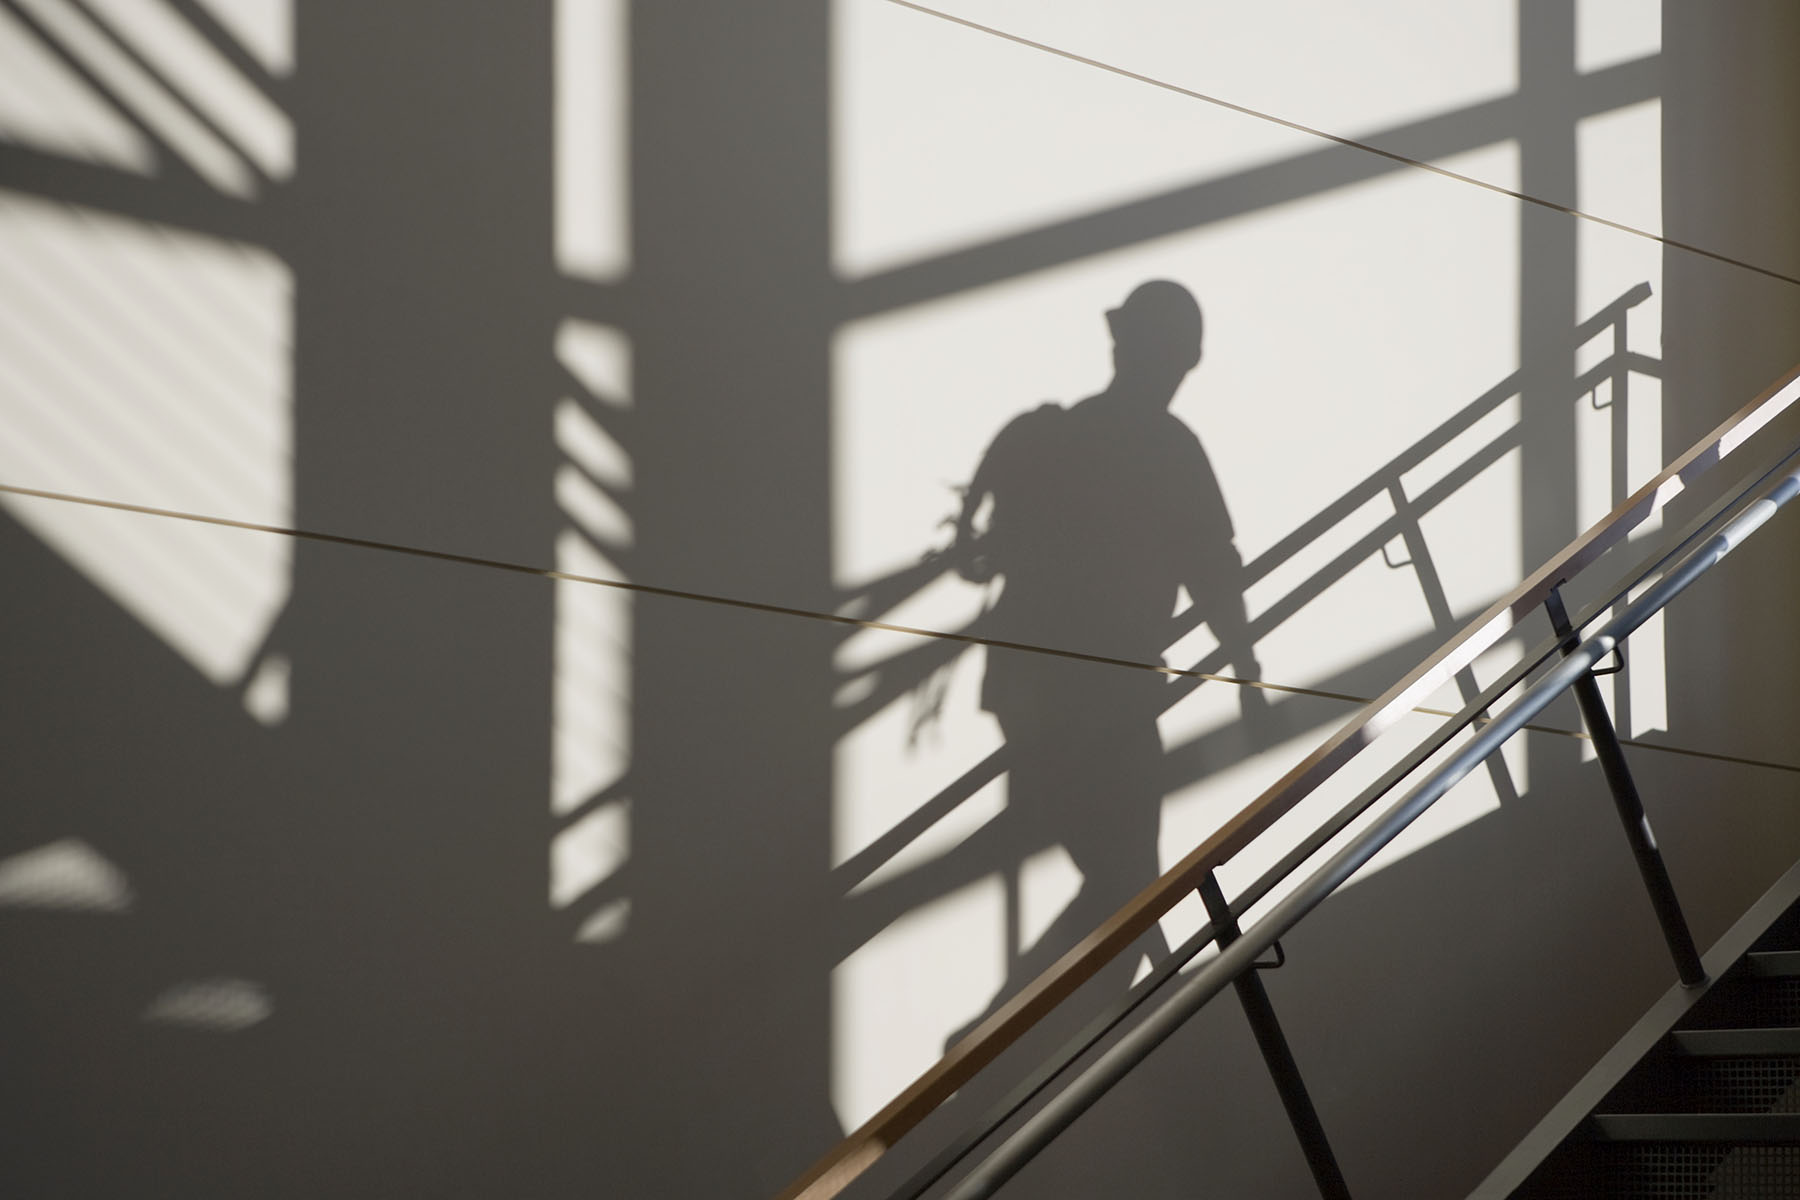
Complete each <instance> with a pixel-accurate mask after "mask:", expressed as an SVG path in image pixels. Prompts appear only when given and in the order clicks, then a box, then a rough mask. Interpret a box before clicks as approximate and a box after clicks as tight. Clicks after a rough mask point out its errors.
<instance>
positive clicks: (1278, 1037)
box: [1196, 871, 1350, 1200]
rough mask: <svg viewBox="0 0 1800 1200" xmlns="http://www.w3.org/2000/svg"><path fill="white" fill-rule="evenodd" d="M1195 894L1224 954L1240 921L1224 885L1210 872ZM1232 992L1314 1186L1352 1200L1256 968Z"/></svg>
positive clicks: (1333, 1198)
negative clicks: (1246, 1021)
mask: <svg viewBox="0 0 1800 1200" xmlns="http://www.w3.org/2000/svg"><path fill="white" fill-rule="evenodd" d="M1196 890H1197V891H1198V892H1199V894H1200V901H1201V903H1203V904H1205V905H1206V915H1207V916H1208V917H1210V918H1211V919H1212V924H1213V930H1214V933H1215V935H1216V937H1217V939H1218V943H1219V949H1221V950H1223V949H1225V947H1227V946H1229V945H1231V943H1233V942H1235V941H1237V940H1238V935H1239V929H1238V923H1237V917H1236V916H1235V915H1233V914H1232V911H1231V905H1230V904H1228V903H1226V900H1225V893H1224V892H1223V891H1221V890H1220V889H1219V881H1218V879H1217V878H1215V877H1214V875H1213V873H1212V872H1211V871H1208V872H1207V873H1206V874H1205V875H1204V876H1202V877H1201V879H1200V886H1199V887H1198V888H1197V889H1196ZM1232 986H1233V987H1235V988H1236V989H1237V994H1238V1000H1239V1002H1241V1003H1242V1004H1243V1006H1244V1016H1245V1017H1246V1018H1247V1019H1248V1020H1249V1022H1250V1032H1251V1033H1252V1034H1254V1035H1255V1037H1256V1046H1257V1049H1259V1050H1261V1051H1262V1056H1263V1062H1265V1063H1267V1064H1268V1067H1269V1075H1270V1077H1271V1078H1272V1079H1274V1081H1275V1090H1276V1092H1278V1093H1279V1094H1280V1096H1281V1106H1282V1107H1283V1108H1285V1109H1286V1110H1287V1116H1288V1122H1289V1123H1290V1124H1291V1125H1293V1127H1294V1133H1295V1135H1296V1136H1298V1137H1299V1139H1300V1150H1301V1152H1302V1153H1303V1154H1305V1155H1306V1166H1307V1169H1309V1170H1310V1171H1311V1172H1312V1176H1313V1182H1315V1183H1316V1184H1318V1186H1319V1195H1321V1196H1323V1197H1325V1200H1350V1189H1349V1188H1348V1187H1346V1186H1345V1184H1344V1175H1343V1172H1342V1171H1340V1170H1338V1164H1337V1158H1336V1157H1335V1156H1334V1155H1333V1154H1332V1153H1331V1143H1330V1142H1328V1141H1327V1140H1326V1139H1325V1127H1324V1126H1323V1125H1321V1124H1320V1123H1319V1114H1318V1112H1317V1111H1316V1110H1314V1108H1313V1104H1312V1097H1311V1096H1308V1095H1307V1094H1306V1084H1305V1083H1304V1082H1302V1080H1301V1079H1300V1067H1299V1065H1298V1064H1297V1063H1295V1062H1294V1054H1293V1051H1292V1050H1290V1049H1289V1048H1288V1043H1287V1036H1286V1035H1285V1034H1283V1033H1282V1032H1281V1022H1279V1021H1278V1020H1276V1019H1275V1006H1274V1005H1273V1004H1271V1003H1269V993H1268V991H1267V990H1266V989H1265V988H1264V987H1263V983H1262V979H1261V978H1260V977H1259V976H1258V975H1257V973H1256V969H1255V968H1254V967H1252V968H1251V969H1249V970H1247V971H1245V972H1244V973H1243V974H1242V975H1239V976H1238V977H1237V978H1236V979H1234V980H1233V981H1232Z"/></svg>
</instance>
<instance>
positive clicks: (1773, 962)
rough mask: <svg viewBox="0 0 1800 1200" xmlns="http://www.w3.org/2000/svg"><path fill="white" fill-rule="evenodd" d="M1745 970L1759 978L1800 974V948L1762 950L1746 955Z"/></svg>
mask: <svg viewBox="0 0 1800 1200" xmlns="http://www.w3.org/2000/svg"><path fill="white" fill-rule="evenodd" d="M1744 963H1745V971H1746V973H1747V974H1749V975H1752V976H1754V977H1756V978H1758V979H1793V978H1795V977H1797V976H1800V950H1761V951H1758V952H1756V953H1754V954H1748V955H1745V956H1744Z"/></svg>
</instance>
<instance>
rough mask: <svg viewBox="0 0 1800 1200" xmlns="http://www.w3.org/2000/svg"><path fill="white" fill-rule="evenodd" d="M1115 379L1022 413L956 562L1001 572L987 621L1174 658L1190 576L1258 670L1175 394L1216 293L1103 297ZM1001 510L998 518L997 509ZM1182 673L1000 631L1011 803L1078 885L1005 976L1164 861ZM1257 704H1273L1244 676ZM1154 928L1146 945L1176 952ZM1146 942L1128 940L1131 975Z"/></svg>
mask: <svg viewBox="0 0 1800 1200" xmlns="http://www.w3.org/2000/svg"><path fill="white" fill-rule="evenodd" d="M1106 317H1107V324H1108V326H1109V328H1110V329H1111V331H1112V338H1113V370H1114V374H1113V379H1112V382H1111V383H1110V384H1109V385H1108V386H1107V387H1106V389H1105V390H1104V391H1102V392H1100V393H1099V394H1097V395H1094V396H1090V397H1088V398H1087V399H1085V400H1082V401H1079V402H1078V403H1075V404H1072V405H1069V406H1068V407H1063V406H1061V405H1057V404H1053V403H1052V404H1044V405H1042V406H1040V407H1038V408H1035V409H1033V410H1031V411H1029V412H1026V413H1023V414H1021V415H1020V416H1018V417H1015V418H1014V419H1013V420H1012V421H1010V422H1009V423H1008V424H1007V425H1006V426H1005V427H1004V428H1002V429H1001V430H1000V432H999V434H997V435H996V436H995V438H994V440H993V442H992V444H991V445H989V447H988V449H987V451H986V453H985V454H984V455H983V456H982V459H981V462H980V465H979V466H978V467H977V469H976V471H975V476H974V479H973V480H972V481H971V482H970V484H969V487H968V490H967V492H966V493H965V495H964V498H963V505H962V511H961V514H960V516H959V517H958V518H957V521H956V541H955V543H954V545H953V546H952V548H951V551H950V554H951V558H952V562H953V563H954V564H955V566H956V568H957V570H958V571H959V573H961V574H962V576H963V577H964V578H965V579H969V580H971V581H974V582H980V583H987V582H989V581H990V580H993V579H998V580H999V581H1000V583H1001V590H1000V595H999V597H998V599H997V600H995V601H994V602H993V604H992V607H991V608H990V610H989V611H988V612H987V613H986V614H985V616H984V618H983V621H982V624H983V626H984V633H985V634H986V636H989V637H992V638H995V639H997V640H1003V641H1008V642H1021V643H1027V644H1030V645H1036V646H1044V647H1050V648H1055V649H1059V650H1073V651H1077V652H1085V653H1095V654H1103V655H1105V656H1107V657H1112V658H1122V659H1129V660H1132V661H1136V662H1142V663H1159V662H1162V657H1161V656H1162V653H1163V650H1164V649H1165V648H1166V647H1167V646H1168V645H1169V643H1170V641H1171V640H1172V638H1173V636H1174V632H1175V622H1174V617H1175V612H1176V605H1177V602H1178V596H1179V593H1180V590H1181V589H1183V588H1185V589H1186V590H1187V593H1188V596H1189V598H1190V600H1191V602H1192V603H1193V604H1195V605H1197V606H1199V613H1198V615H1202V616H1204V617H1205V619H1206V620H1207V622H1208V624H1209V625H1210V627H1211V630H1212V633H1213V635H1214V636H1215V637H1216V638H1217V639H1218V641H1219V642H1220V644H1221V646H1222V647H1223V649H1224V650H1225V651H1226V653H1227V655H1228V657H1229V658H1230V660H1231V662H1232V663H1233V665H1234V666H1235V668H1236V670H1237V671H1238V673H1239V674H1240V675H1243V676H1245V677H1247V678H1256V677H1258V674H1259V669H1258V666H1257V663H1256V659H1255V655H1254V652H1253V647H1252V644H1251V638H1250V633H1249V628H1248V622H1247V621H1246V619H1245V611H1244V599H1243V587H1242V580H1241V575H1242V560H1241V559H1240V558H1239V556H1238V552H1237V549H1236V547H1235V546H1234V544H1233V541H1232V537H1233V533H1232V526H1231V519H1230V516H1229V515H1228V513H1227V512H1226V508H1225V501H1224V496H1223V495H1222V494H1221V492H1220V490H1219V485H1218V482H1217V480H1216V479H1215V478H1214V476H1213V472H1212V468H1211V466H1210V464H1209V463H1208V461H1207V457H1206V453H1205V451H1204V450H1202V449H1201V446H1200V441H1199V439H1198V438H1197V437H1195V436H1194V433H1193V432H1192V431H1191V430H1190V429H1189V428H1188V427H1187V426H1186V425H1185V424H1183V423H1182V421H1181V420H1180V419H1179V418H1177V417H1176V416H1175V415H1174V414H1173V413H1171V412H1170V411H1169V406H1170V403H1171V402H1172V401H1173V399H1174V397H1175V392H1176V389H1177V388H1178V387H1179V386H1180V384H1181V382H1182V380H1183V379H1184V378H1185V377H1186V376H1187V374H1188V372H1189V371H1191V370H1192V369H1193V368H1194V367H1195V366H1196V365H1198V363H1199V361H1200V350H1201V335H1202V321H1201V315H1200V307H1199V305H1198V304H1197V303H1196V302H1195V300H1194V298H1193V296H1192V295H1191V294H1189V292H1188V291H1187V289H1186V288H1183V287H1182V286H1181V285H1179V284H1176V283H1171V282H1168V281H1166V280H1157V281H1153V282H1149V283H1145V284H1142V285H1141V286H1139V287H1138V288H1136V289H1135V290H1133V291H1132V292H1131V294H1130V295H1129V296H1127V297H1126V298H1125V301H1124V303H1123V304H1121V305H1120V306H1119V307H1118V308H1115V309H1112V310H1111V311H1110V312H1108V313H1107V314H1106ZM984 517H985V521H984ZM1169 682H1170V680H1169V677H1168V676H1166V675H1163V674H1160V673H1158V672H1154V671H1149V670H1136V669H1132V668H1130V667H1125V666H1117V665H1111V664H1101V663H1088V662H1080V661H1071V660H1070V659H1067V658H1062V657H1053V656H1050V655H1044V654H1035V653H1028V652H1022V651H1012V650H1002V649H996V648H990V649H989V650H988V652H987V667H986V673H985V675H984V676H983V679H982V688H981V705H982V707H983V708H984V709H985V710H987V711H988V712H991V713H992V714H993V715H994V717H995V719H996V720H997V721H998V722H999V725H1000V730H1001V733H1002V734H1003V735H1004V736H1005V739H1006V743H1007V749H1008V752H1009V764H1010V765H1009V774H1008V785H1007V787H1008V809H1009V810H1011V812H1012V815H1013V816H1014V818H1015V821H1016V822H1017V825H1016V828H1018V829H1020V830H1022V831H1023V833H1022V835H1021V837H1022V841H1021V843H1020V845H1021V848H1022V851H1023V854H1029V853H1031V852H1033V851H1035V850H1036V849H1038V848H1040V847H1041V846H1047V845H1055V844H1060V845H1061V846H1062V847H1063V848H1064V849H1065V850H1066V851H1067V853H1068V855H1069V857H1070V858H1071V859H1072V860H1073V861H1074V863H1075V866H1076V867H1077V868H1078V869H1079V870H1080V872H1081V874H1082V884H1081V889H1080V891H1079V892H1078V894H1077V895H1076V897H1075V898H1074V899H1073V900H1072V901H1071V902H1070V903H1069V904H1068V906H1067V907H1066V908H1064V909H1063V911H1062V912H1061V913H1060V914H1059V915H1058V916H1057V918H1056V919H1055V920H1054V922H1053V923H1052V924H1051V926H1050V927H1049V928H1048V930H1046V932H1045V933H1044V934H1043V935H1042V936H1041V937H1039V938H1037V939H1036V941H1035V942H1034V944H1033V946H1032V947H1031V948H1030V950H1029V951H1028V952H1026V953H1024V954H1022V955H1021V956H1020V957H1019V958H1018V959H1017V960H1016V961H1015V962H1014V963H1013V966H1012V970H1011V972H1010V978H1009V979H1008V982H1007V985H1006V987H1005V988H1004V989H1003V993H1002V994H1003V995H1004V994H1008V993H1010V992H1011V991H1012V990H1013V989H1014V988H1015V987H1016V986H1018V985H1020V984H1022V983H1023V982H1025V981H1026V980H1028V979H1030V978H1032V977H1034V976H1035V975H1037V974H1038V973H1039V972H1040V971H1042V970H1043V969H1044V968H1045V967H1047V966H1048V965H1049V964H1050V963H1051V962H1053V961H1055V959H1056V958H1057V957H1059V956H1060V955H1061V954H1062V953H1063V952H1064V951H1066V950H1067V949H1068V948H1069V946H1070V945H1072V944H1073V943H1074V941H1075V940H1076V939H1077V938H1079V937H1081V936H1082V935H1084V934H1086V933H1088V932H1089V931H1090V930H1092V929H1093V928H1094V927H1095V926H1097V925H1099V924H1100V923H1101V922H1102V921H1103V920H1105V919H1106V918H1107V917H1108V916H1110V915H1111V914H1112V913H1113V912H1114V911H1115V910H1117V909H1118V908H1119V907H1120V906H1121V905H1122V904H1123V903H1124V902H1125V901H1126V900H1128V899H1130V898H1131V896H1133V895H1134V894H1136V892H1137V891H1139V890H1140V889H1142V888H1143V887H1144V886H1145V885H1146V884H1148V883H1149V882H1150V881H1151V880H1152V879H1154V878H1155V877H1156V876H1157V875H1158V873H1159V869H1158V866H1159V864H1158V857H1157V836H1158V832H1159V826H1160V821H1161V802H1162V796H1163V788H1164V780H1163V777H1162V754H1163V748H1162V743H1161V740H1160V737H1159V735H1158V732H1157V725H1156V720H1157V716H1158V714H1159V713H1160V712H1161V711H1162V710H1163V709H1164V708H1165V707H1167V705H1168V703H1169V695H1168V687H1169ZM1243 691H1244V693H1245V697H1244V703H1245V706H1246V709H1245V715H1246V718H1247V719H1250V720H1256V721H1259V720H1260V719H1261V718H1262V715H1263V713H1264V712H1265V711H1266V710H1264V709H1263V707H1262V703H1263V702H1262V696H1261V693H1260V692H1258V691H1256V689H1254V688H1245V689H1243ZM1166 949H1167V947H1166V944H1164V943H1163V941H1162V938H1161V936H1160V933H1159V932H1157V931H1153V932H1152V934H1151V935H1149V936H1147V938H1146V940H1145V943H1141V944H1140V947H1139V950H1140V951H1142V952H1147V953H1150V954H1152V955H1157V954H1159V953H1165V952H1166ZM1136 963H1137V954H1136V953H1128V954H1124V955H1121V956H1120V959H1119V961H1118V966H1117V968H1116V969H1117V970H1118V971H1119V972H1121V973H1122V974H1123V975H1124V976H1125V979H1124V983H1125V984H1128V983H1129V976H1130V974H1131V973H1132V971H1133V970H1134V969H1135V967H1136Z"/></svg>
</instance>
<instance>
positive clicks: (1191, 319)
mask: <svg viewBox="0 0 1800 1200" xmlns="http://www.w3.org/2000/svg"><path fill="white" fill-rule="evenodd" d="M1106 321H1107V324H1108V325H1109V326H1111V328H1112V331H1113V336H1114V337H1115V338H1117V337H1118V336H1119V335H1120V334H1124V335H1126V336H1127V337H1130V338H1131V339H1132V341H1133V342H1134V343H1136V344H1138V345H1157V346H1161V347H1163V348H1164V349H1165V350H1169V351H1175V352H1176V353H1182V352H1191V353H1192V356H1193V357H1192V361H1190V362H1188V363H1187V365H1188V366H1193V365H1194V363H1196V362H1198V361H1199V358H1200V335H1201V333H1202V328H1203V322H1202V321H1201V317H1200V303H1199V301H1197V300H1195V299H1194V294H1193V293H1192V292H1190V291H1188V290H1187V289H1186V288H1184V287H1182V286H1181V285H1180V284H1179V283H1174V282H1171V281H1170V280H1167V279H1152V280H1151V281H1150V282H1148V283H1140V284H1138V285H1137V286H1136V287H1135V288H1132V289H1131V294H1130V295H1129V296H1127V297H1125V302H1124V303H1123V304H1121V305H1119V307H1117V308H1110V309H1108V310H1107V311H1106ZM1177 347H1179V348H1180V349H1179V350H1176V348H1177ZM1183 357H1186V355H1185V354H1183Z"/></svg>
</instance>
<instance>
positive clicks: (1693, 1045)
mask: <svg viewBox="0 0 1800 1200" xmlns="http://www.w3.org/2000/svg"><path fill="white" fill-rule="evenodd" d="M1669 1040H1670V1043H1671V1044H1672V1045H1673V1047H1674V1049H1675V1050H1676V1051H1677V1052H1678V1053H1680V1054H1684V1055H1688V1056H1690V1057H1696V1058H1698V1057H1709V1056H1721V1057H1722V1056H1728V1055H1800V1029H1795V1028H1761V1029H1677V1030H1675V1031H1674V1032H1672V1033H1671V1034H1669Z"/></svg>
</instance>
